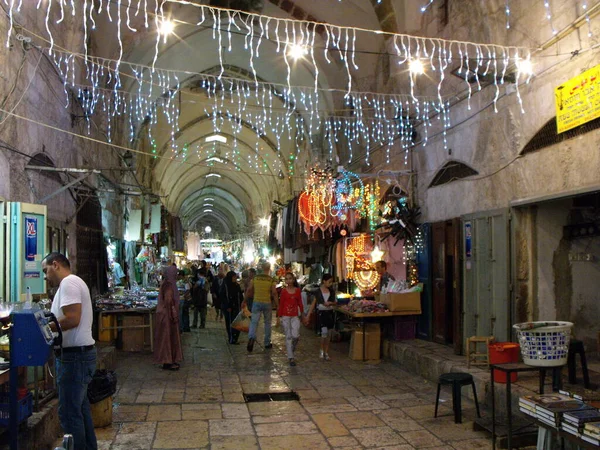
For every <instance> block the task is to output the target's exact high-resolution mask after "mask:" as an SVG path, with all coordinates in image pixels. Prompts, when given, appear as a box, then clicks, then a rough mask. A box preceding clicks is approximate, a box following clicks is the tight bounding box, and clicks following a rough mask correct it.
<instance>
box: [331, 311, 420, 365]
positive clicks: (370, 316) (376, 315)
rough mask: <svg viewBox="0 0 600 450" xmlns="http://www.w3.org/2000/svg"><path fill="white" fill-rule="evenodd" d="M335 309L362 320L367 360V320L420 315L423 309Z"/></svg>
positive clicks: (364, 355) (363, 348)
mask: <svg viewBox="0 0 600 450" xmlns="http://www.w3.org/2000/svg"><path fill="white" fill-rule="evenodd" d="M333 310H334V311H335V312H336V313H338V312H339V313H342V314H345V315H347V316H348V317H350V318H351V319H359V320H360V322H361V327H362V330H363V334H362V335H363V346H362V351H363V358H362V360H363V361H366V359H367V333H366V331H367V330H366V329H365V322H366V321H367V320H376V319H382V318H386V317H398V316H415V315H420V314H421V311H416V310H415V311H387V312H378V313H355V312H351V311H348V310H347V309H345V308H340V307H339V306H338V307H336V308H333Z"/></svg>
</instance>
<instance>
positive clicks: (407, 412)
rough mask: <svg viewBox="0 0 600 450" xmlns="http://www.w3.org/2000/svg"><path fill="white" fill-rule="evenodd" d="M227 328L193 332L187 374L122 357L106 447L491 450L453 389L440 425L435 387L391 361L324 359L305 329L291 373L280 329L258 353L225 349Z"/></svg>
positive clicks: (103, 432)
mask: <svg viewBox="0 0 600 450" xmlns="http://www.w3.org/2000/svg"><path fill="white" fill-rule="evenodd" d="M224 336H225V330H224V325H223V324H222V322H218V323H217V322H214V321H209V322H208V327H207V329H204V330H193V331H192V333H186V334H184V346H185V361H184V363H183V364H182V368H181V370H180V371H178V372H170V371H165V370H162V369H160V368H159V367H158V366H156V365H154V364H153V363H152V357H151V355H150V354H148V353H146V354H126V353H121V354H120V355H119V360H118V368H117V372H118V376H119V390H118V393H117V395H116V396H115V398H114V401H115V409H114V413H113V418H114V422H113V425H112V426H111V427H108V428H105V429H99V430H97V435H98V439H99V441H100V442H99V444H100V448H101V449H114V450H116V449H122V450H125V449H127V450H132V449H150V448H153V449H183V448H186V449H187V448H193V449H200V448H202V449H204V448H210V449H263V450H266V449H298V448H308V449H321V448H345V449H351V448H352V449H356V448H379V449H388V450H392V449H402V450H409V449H413V448H431V449H452V448H455V449H461V450H466V449H481V448H490V447H491V445H490V444H491V441H490V440H489V439H488V438H487V436H486V435H485V434H484V433H480V432H474V431H472V422H471V420H472V419H473V417H474V415H475V412H474V406H473V404H472V403H470V402H466V401H465V402H466V404H463V411H464V419H463V422H464V423H463V424H461V425H457V424H455V423H454V421H453V417H452V414H451V410H450V406H451V405H450V403H449V402H448V399H449V397H450V394H449V392H444V393H443V398H444V399H445V400H446V402H444V404H443V405H441V407H440V414H441V415H442V417H438V418H437V419H434V418H433V410H434V402H435V387H436V386H435V385H433V384H431V383H429V382H427V381H426V380H424V379H422V378H420V377H417V376H414V375H411V374H409V373H408V372H405V371H404V370H402V369H401V368H400V367H399V366H397V365H394V364H392V363H387V362H381V363H379V364H364V363H362V362H354V361H351V360H350V359H349V358H348V344H347V343H338V344H333V345H332V352H331V356H332V361H331V362H324V361H320V360H319V359H318V338H317V337H316V336H315V335H314V334H313V333H311V331H310V330H307V329H303V335H302V339H301V342H300V345H299V351H298V355H297V360H298V366H296V367H293V368H292V367H289V365H288V362H287V358H286V355H285V352H284V347H285V345H284V341H283V335H282V334H281V330H280V329H278V328H274V335H273V344H274V346H273V349H272V350H267V351H265V350H263V348H262V346H261V345H258V344H261V343H262V337H261V336H260V335H259V338H258V340H257V345H256V346H255V350H254V352H253V353H252V354H248V353H247V351H246V345H245V341H246V335H242V339H241V340H242V341H243V343H242V345H239V346H228V345H226V343H225V337H224ZM291 390H293V391H295V392H297V393H298V395H299V396H300V401H299V402H298V401H283V402H270V403H245V402H244V398H243V393H264V392H286V391H291Z"/></svg>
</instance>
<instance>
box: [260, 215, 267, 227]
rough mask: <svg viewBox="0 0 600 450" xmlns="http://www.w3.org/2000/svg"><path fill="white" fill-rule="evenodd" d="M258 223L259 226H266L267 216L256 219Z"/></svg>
mask: <svg viewBox="0 0 600 450" xmlns="http://www.w3.org/2000/svg"><path fill="white" fill-rule="evenodd" d="M258 223H259V224H260V226H261V227H265V228H267V227H268V226H269V219H268V218H267V217H263V218H262V219H259V220H258Z"/></svg>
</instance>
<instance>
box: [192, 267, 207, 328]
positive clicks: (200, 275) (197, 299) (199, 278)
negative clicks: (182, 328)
mask: <svg viewBox="0 0 600 450" xmlns="http://www.w3.org/2000/svg"><path fill="white" fill-rule="evenodd" d="M209 290H210V283H209V282H208V280H207V279H206V269H205V268H202V269H199V270H198V272H197V274H196V277H195V279H194V283H193V287H192V306H193V307H194V322H193V323H192V328H198V316H200V328H206V311H207V309H208V292H209Z"/></svg>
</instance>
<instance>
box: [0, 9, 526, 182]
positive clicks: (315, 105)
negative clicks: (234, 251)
mask: <svg viewBox="0 0 600 450" xmlns="http://www.w3.org/2000/svg"><path fill="white" fill-rule="evenodd" d="M2 1H4V3H5V4H6V5H7V6H8V15H9V20H10V25H11V26H10V27H9V31H8V37H7V44H8V42H9V40H10V37H11V34H12V33H13V32H14V31H13V27H12V25H13V21H14V20H17V19H18V15H19V13H20V12H21V9H22V8H23V4H24V3H25V2H23V1H22V0H2ZM169 3H174V4H179V5H187V6H189V7H194V8H197V10H198V17H199V20H198V22H197V23H195V24H189V23H186V24H185V25H186V26H190V25H191V26H196V27H202V28H203V29H207V28H208V29H209V30H210V32H211V33H212V40H213V42H214V45H215V46H217V52H218V56H219V64H220V71H219V73H218V74H212V75H206V74H202V73H191V72H187V71H181V70H176V69H172V68H168V67H166V68H162V67H158V65H157V60H158V55H159V49H160V48H161V47H160V46H161V42H162V41H163V40H166V39H167V35H166V34H165V32H164V24H165V23H166V22H167V21H169V20H170V17H168V14H167V13H166V11H165V10H166V9H167V8H166V6H167V4H169ZM37 8H38V10H40V11H42V10H44V14H45V23H46V32H47V34H48V38H47V41H48V43H49V46H47V47H46V48H44V49H43V51H46V52H48V53H49V55H50V56H51V57H53V58H54V61H55V63H56V65H57V67H58V68H59V70H60V71H61V74H62V76H63V77H64V80H65V81H64V82H65V92H66V93H68V92H69V91H70V90H74V91H75V92H76V93H78V96H79V99H80V101H81V103H82V106H83V108H84V110H85V114H86V116H87V117H91V116H92V115H94V114H105V115H107V116H108V120H107V123H108V136H109V140H110V139H112V132H111V130H110V123H111V120H112V119H114V118H115V117H125V118H126V120H127V122H128V127H129V131H130V139H131V141H132V142H133V141H134V140H135V139H136V137H137V136H138V135H139V133H140V131H141V130H142V127H143V125H144V124H146V125H147V132H148V135H149V137H150V139H152V138H153V137H152V133H153V125H155V124H156V123H157V121H158V116H159V113H162V114H163V115H164V117H165V118H166V119H167V121H168V123H170V124H171V136H172V151H173V154H174V157H178V156H181V154H182V151H181V150H182V147H183V146H184V145H183V144H177V142H176V137H177V133H178V131H179V126H178V118H179V113H180V111H179V107H180V105H179V102H178V101H175V98H176V95H177V93H178V92H180V90H181V89H182V88H183V87H185V85H186V83H190V82H191V81H192V80H193V81H194V83H196V86H198V85H199V86H201V88H202V89H203V91H204V94H205V95H206V97H207V98H208V100H209V102H208V104H206V105H205V108H204V111H205V114H206V116H207V117H209V118H210V119H211V120H212V123H213V128H214V132H215V133H218V132H220V131H221V130H222V129H223V128H224V127H226V126H228V127H231V129H232V130H233V131H232V132H233V134H234V136H237V135H238V134H239V133H240V131H241V127H242V126H243V124H244V123H246V124H248V123H249V124H252V128H253V129H254V131H255V132H256V134H257V136H258V137H260V136H261V135H266V134H267V133H272V134H273V135H274V136H275V140H276V142H277V146H278V147H279V145H280V142H281V140H282V139H289V140H291V141H293V142H295V147H296V151H295V154H294V153H291V154H290V155H289V156H288V158H289V161H288V163H287V164H288V165H289V167H288V169H290V170H292V171H293V165H294V160H295V158H296V157H297V156H298V154H299V152H300V151H301V150H302V149H303V148H305V144H306V138H305V136H308V139H309V140H310V139H312V136H313V133H312V131H313V130H324V135H325V139H326V141H327V142H328V143H329V146H330V151H331V152H332V151H333V148H334V146H335V145H336V144H337V143H338V142H340V140H342V141H343V142H344V143H345V145H347V146H348V147H349V155H350V160H351V159H352V148H353V146H355V145H356V146H358V145H360V146H361V147H363V146H364V147H366V148H367V149H368V148H369V147H370V146H372V145H388V146H391V145H392V144H393V143H394V142H396V141H398V140H399V141H400V143H401V146H402V147H403V148H407V147H409V146H410V145H411V144H412V143H413V142H412V139H413V136H414V133H413V128H414V124H415V123H417V122H420V123H422V124H424V125H425V126H424V127H423V133H424V142H425V143H426V142H427V128H428V126H429V125H431V124H430V117H431V116H432V115H434V114H435V115H437V116H438V117H439V118H441V119H442V123H443V127H444V133H443V134H444V145H445V143H446V136H445V130H446V129H448V128H449V127H450V125H451V122H450V111H449V108H450V104H449V100H448V98H449V96H444V95H443V91H442V88H443V86H444V80H445V78H446V71H447V69H448V70H454V69H455V68H456V66H457V65H459V67H458V70H457V73H458V74H460V76H461V77H463V76H464V83H465V86H466V89H468V92H469V95H468V102H469V104H468V107H469V109H470V97H471V93H472V90H473V89H474V90H480V89H481V88H482V84H481V83H480V80H479V76H487V77H488V79H493V84H494V86H495V89H496V95H495V100H494V105H495V101H496V100H497V99H498V98H499V94H500V87H499V85H502V84H504V83H505V76H506V75H507V74H508V73H509V71H512V72H514V73H515V79H516V82H515V84H516V87H517V98H518V101H519V104H520V106H521V110H523V105H522V101H521V96H520V93H519V82H520V81H521V82H522V81H529V78H528V77H529V76H530V74H523V75H524V77H521V73H520V70H521V69H520V67H522V64H521V63H522V62H523V61H525V62H528V61H529V60H530V51H529V49H527V48H523V47H513V46H511V47H507V46H501V45H490V44H478V43H473V42H462V41H455V40H443V39H434V38H424V37H415V36H410V35H405V34H391V33H386V32H382V31H379V30H366V29H361V28H355V27H340V26H334V25H330V24H326V23H316V22H308V21H298V20H291V19H283V18H275V17H269V16H264V15H259V14H251V13H241V12H239V11H234V10H229V9H222V8H215V7H210V6H206V5H198V4H195V3H192V2H188V1H183V0H169V1H166V0H137V1H136V0H127V1H125V0H113V1H109V0H100V1H91V0H83V1H77V2H76V1H74V0H70V1H67V0H47V1H44V2H42V1H41V0H39V1H38V2H37ZM67 15H71V16H72V17H73V18H75V19H73V20H81V21H82V22H83V29H84V42H83V43H82V44H83V47H84V49H85V50H84V52H83V53H73V52H70V51H66V50H65V49H59V48H58V47H56V46H55V43H54V38H53V35H52V31H51V26H50V23H51V22H52V21H53V22H54V24H53V25H52V28H55V27H57V26H60V24H61V23H62V22H63V20H64V19H65V17H66V16H67ZM102 15H105V16H106V18H108V20H109V23H112V24H113V25H114V27H115V33H116V36H117V41H118V55H119V56H118V58H117V59H104V58H99V57H96V56H92V55H89V54H88V53H87V46H86V45H85V42H87V38H88V36H89V35H90V33H92V32H93V30H94V29H95V28H96V20H97V19H98V18H99V17H100V16H102ZM140 26H142V27H143V28H144V29H146V30H147V32H152V33H154V35H155V36H154V38H155V40H156V42H155V46H154V47H155V51H154V58H153V61H152V63H151V64H150V63H149V64H148V65H147V66H144V65H140V64H135V63H129V62H127V61H124V60H123V55H124V47H123V37H124V33H135V32H140V30H139V29H138V28H140ZM136 27H138V28H136ZM233 34H236V35H237V36H238V37H239V36H242V37H243V42H244V49H243V51H244V53H245V54H247V55H248V58H249V59H248V65H249V67H250V68H251V76H250V77H249V79H242V78H235V77H231V76H227V75H228V74H227V73H226V68H225V64H224V61H223V56H224V54H225V53H227V52H231V51H232V41H233V40H232V35H233ZM361 34H362V35H366V34H371V35H373V34H376V35H385V36H386V37H387V38H388V40H389V42H390V43H391V44H390V46H391V48H393V59H392V60H393V61H394V62H395V64H396V65H397V66H399V67H400V69H406V72H407V73H408V74H409V80H410V81H409V87H408V88H407V89H408V92H406V93H405V94H381V93H365V92H356V91H355V90H353V85H352V78H353V75H354V74H356V73H357V71H358V70H359V67H358V65H357V62H356V54H357V47H356V43H357V39H359V36H360V35H361ZM266 40H268V41H270V42H271V43H272V44H273V46H276V53H277V54H278V55H279V57H280V58H283V59H284V61H285V65H286V67H287V82H286V83H283V84H276V83H268V82H265V81H263V80H261V79H259V77H258V74H257V72H256V70H255V66H254V62H255V61H256V60H257V59H258V58H264V57H265V56H268V57H274V55H265V54H264V53H263V52H265V51H266V50H265V47H264V46H262V45H263V42H264V41H266ZM234 43H235V42H234ZM261 46H262V47H261ZM293 46H296V47H298V48H300V49H302V52H303V55H302V57H303V59H304V61H305V63H307V64H309V65H310V67H311V71H312V72H313V73H314V85H312V86H293V85H292V83H291V76H292V71H293V64H292V63H293V61H292V56H291V55H290V51H291V50H292V47H293ZM261 50H262V51H261ZM317 58H322V59H323V60H324V61H325V62H326V63H331V62H332V61H333V60H334V59H335V60H336V61H337V63H338V65H340V66H341V67H342V72H345V74H346V89H344V90H340V89H337V90H336V89H324V88H321V87H320V86H321V84H320V78H319V77H320V72H319V64H317ZM414 61H418V62H419V63H420V64H423V65H424V66H426V68H427V71H428V74H427V76H428V78H429V79H433V80H435V82H436V83H437V95H433V96H429V97H422V96H419V95H417V94H416V92H415V91H416V77H417V76H418V75H417V74H415V73H413V72H412V71H410V70H409V67H410V65H411V63H413V62H414ZM81 65H84V66H85V69H84V70H83V72H82V71H81V69H82V66H81ZM80 73H85V81H83V82H80V80H79V75H78V74H80ZM473 76H474V77H475V83H474V86H472V82H473V78H472V77H473ZM123 77H130V78H132V79H134V80H135V84H136V87H135V88H131V89H129V90H127V91H126V90H123ZM524 78H525V80H524ZM100 86H102V87H100ZM325 93H327V94H328V95H333V94H337V95H343V102H344V104H345V105H346V106H347V107H348V109H349V110H351V114H348V115H339V114H338V115H335V114H332V113H331V112H329V111H327V109H326V108H325V106H324V99H323V96H324V94H325ZM311 143H312V142H311ZM234 152H235V149H234ZM183 153H185V154H186V157H187V152H183ZM366 158H367V160H368V158H369V154H368V152H367V156H366ZM388 160H389V152H388Z"/></svg>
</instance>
